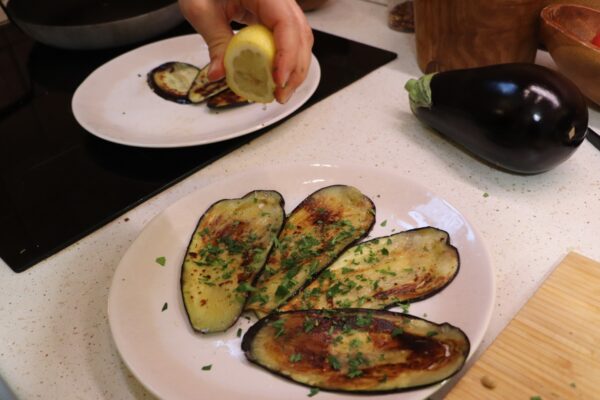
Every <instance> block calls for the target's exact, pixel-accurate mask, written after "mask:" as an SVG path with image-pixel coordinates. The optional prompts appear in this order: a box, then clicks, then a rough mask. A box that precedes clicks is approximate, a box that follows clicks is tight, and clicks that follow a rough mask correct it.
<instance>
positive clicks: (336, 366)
mask: <svg viewBox="0 0 600 400" xmlns="http://www.w3.org/2000/svg"><path fill="white" fill-rule="evenodd" d="M327 362H329V365H331V368H333V369H335V370H336V371H339V370H340V368H341V365H340V362H339V360H338V359H337V358H335V357H334V356H332V355H331V354H330V355H328V356H327Z"/></svg>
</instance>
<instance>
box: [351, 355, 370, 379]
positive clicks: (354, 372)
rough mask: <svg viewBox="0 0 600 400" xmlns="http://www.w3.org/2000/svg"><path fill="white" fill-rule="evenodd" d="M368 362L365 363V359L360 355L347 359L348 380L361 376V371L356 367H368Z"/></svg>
mask: <svg viewBox="0 0 600 400" xmlns="http://www.w3.org/2000/svg"><path fill="white" fill-rule="evenodd" d="M368 364H369V362H368V361H367V359H366V358H364V356H363V354H362V353H360V352H359V353H356V356H354V357H353V358H349V359H348V366H349V369H348V377H349V378H356V377H357V376H360V375H362V373H363V372H362V370H360V369H359V368H358V367H359V366H360V365H368Z"/></svg>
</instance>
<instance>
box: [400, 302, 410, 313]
mask: <svg viewBox="0 0 600 400" xmlns="http://www.w3.org/2000/svg"><path fill="white" fill-rule="evenodd" d="M398 305H399V306H400V308H402V312H403V313H405V314H407V313H408V310H409V309H410V303H409V302H403V303H400V304H398Z"/></svg>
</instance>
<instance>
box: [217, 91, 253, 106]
mask: <svg viewBox="0 0 600 400" xmlns="http://www.w3.org/2000/svg"><path fill="white" fill-rule="evenodd" d="M246 104H251V102H250V100H248V99H245V98H243V97H242V96H240V95H237V94H235V93H234V92H233V90H231V89H229V88H227V89H226V90H224V91H222V92H220V93H219V94H217V95H215V96H211V97H210V98H209V99H208V100H207V101H206V105H207V106H208V108H212V109H218V110H224V109H229V108H234V107H240V106H245V105H246Z"/></svg>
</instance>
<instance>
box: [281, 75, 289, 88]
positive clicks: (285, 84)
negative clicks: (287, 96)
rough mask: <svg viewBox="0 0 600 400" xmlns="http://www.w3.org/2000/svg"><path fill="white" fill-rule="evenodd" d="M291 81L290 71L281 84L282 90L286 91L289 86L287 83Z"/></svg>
mask: <svg viewBox="0 0 600 400" xmlns="http://www.w3.org/2000/svg"><path fill="white" fill-rule="evenodd" d="M289 79H290V72H289V71H288V72H286V73H285V74H284V75H283V79H282V80H281V81H282V82H281V88H282V89H285V87H286V86H287V83H288V80H289Z"/></svg>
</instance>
